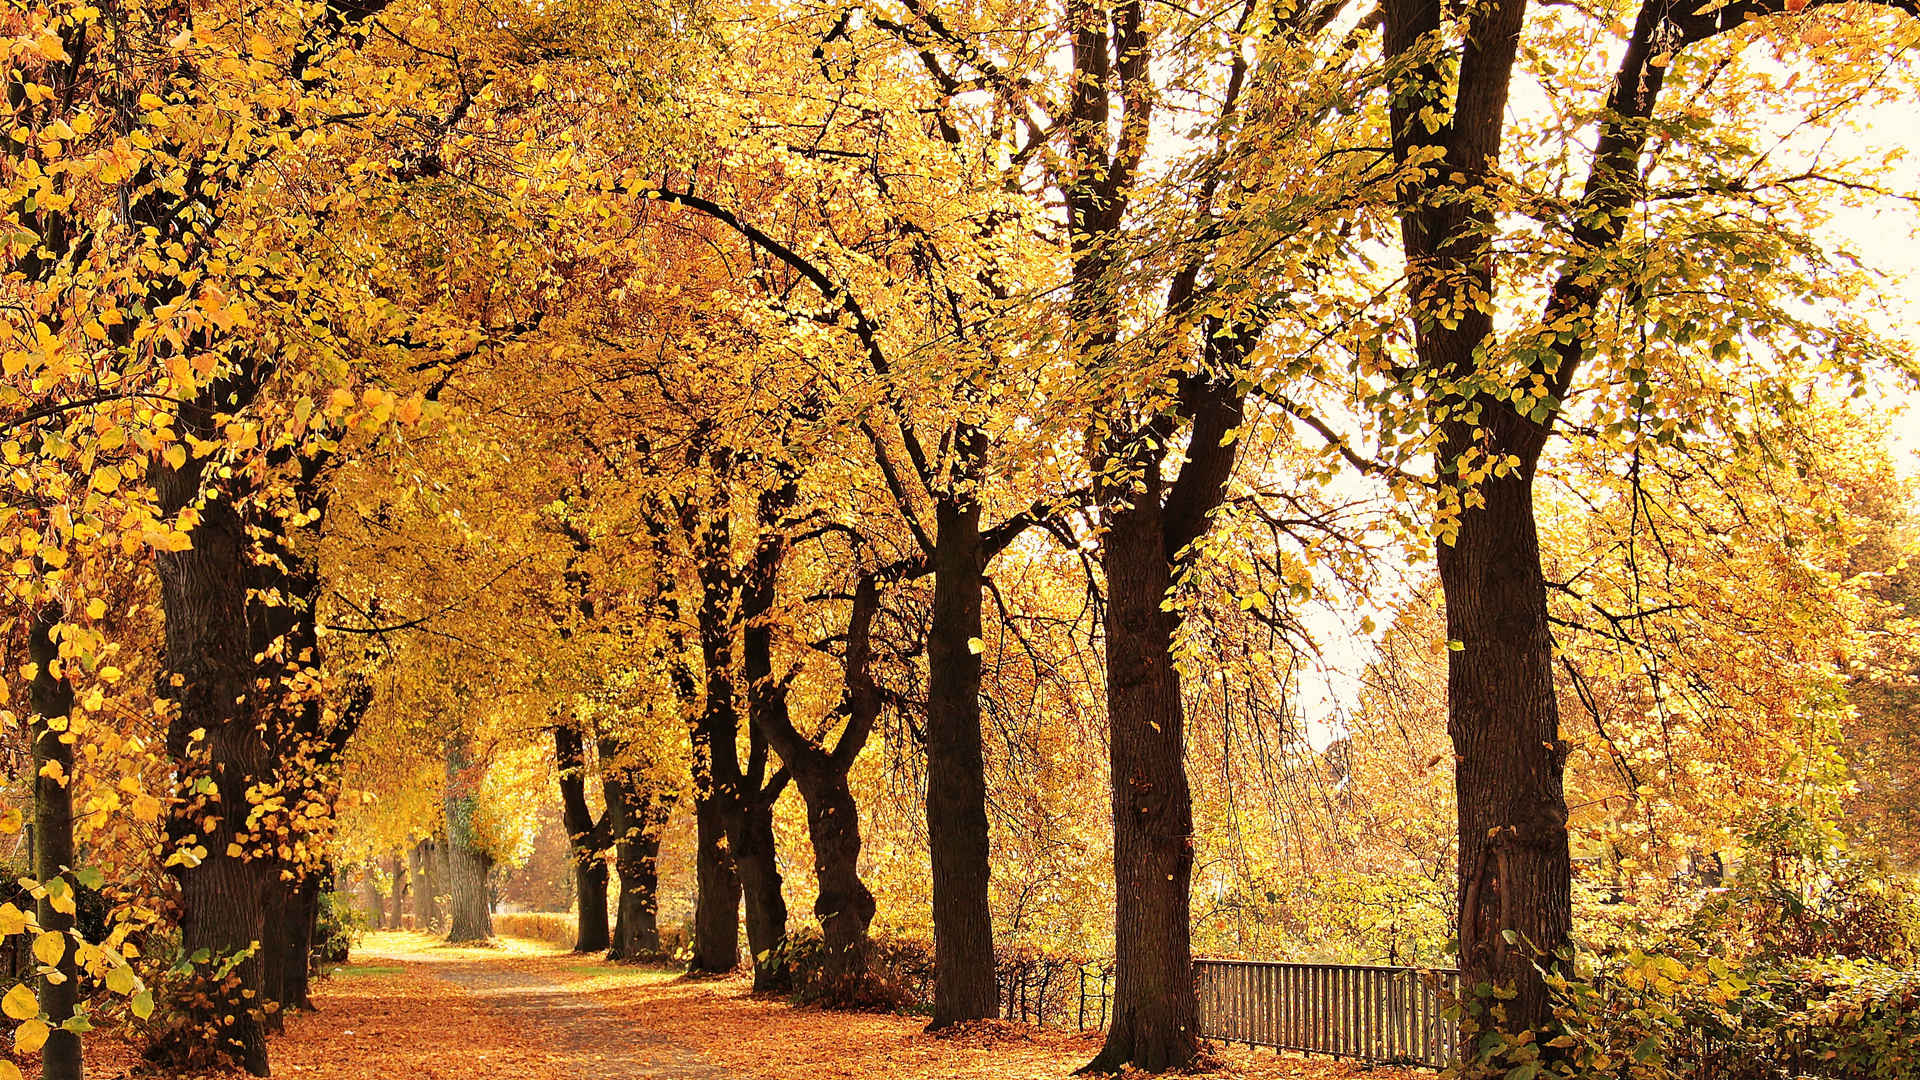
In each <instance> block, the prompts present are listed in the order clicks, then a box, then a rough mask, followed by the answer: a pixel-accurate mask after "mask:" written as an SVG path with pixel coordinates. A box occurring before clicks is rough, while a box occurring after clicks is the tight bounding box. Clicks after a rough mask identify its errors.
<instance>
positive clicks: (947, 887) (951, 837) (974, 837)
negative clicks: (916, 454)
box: [927, 496, 1000, 1030]
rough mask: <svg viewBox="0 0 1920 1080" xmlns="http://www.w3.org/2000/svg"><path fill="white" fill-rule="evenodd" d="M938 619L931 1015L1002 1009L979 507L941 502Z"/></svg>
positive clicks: (930, 720) (956, 1017) (931, 705)
mask: <svg viewBox="0 0 1920 1080" xmlns="http://www.w3.org/2000/svg"><path fill="white" fill-rule="evenodd" d="M936 514H937V517H936V521H937V525H938V533H937V535H936V536H935V538H934V552H933V563H934V569H933V575H934V576H933V619H932V625H931V626H930V627H929V628H928V631H927V674H928V685H927V840H928V846H929V847H930V848H931V851H932V857H933V955H934V963H933V969H934V984H933V1021H932V1023H930V1024H929V1025H928V1028H929V1030H933V1029H938V1028H943V1027H946V1026H947V1025H949V1024H953V1023H958V1022H960V1021H964V1020H982V1019H990V1018H993V1017H996V1016H998V1015H999V1014H1000V1002H999V995H998V985H997V984H996V982H995V981H994V955H993V912H992V908H991V907H990V905H989V900H988V876H989V872H990V869H991V860H990V858H989V850H988V834H987V781H986V764H985V760H984V755H983V754H982V752H981V747H980V654H979V653H977V652H975V651H974V646H973V643H974V641H976V640H977V639H978V638H979V637H980V633H981V626H980V578H981V574H982V573H983V571H984V562H985V557H984V552H983V551H982V548H981V540H980V507H979V504H978V503H976V502H974V501H973V499H972V498H971V497H969V496H958V497H954V496H949V497H947V498H943V499H941V500H940V502H939V505H938V506H937V508H936Z"/></svg>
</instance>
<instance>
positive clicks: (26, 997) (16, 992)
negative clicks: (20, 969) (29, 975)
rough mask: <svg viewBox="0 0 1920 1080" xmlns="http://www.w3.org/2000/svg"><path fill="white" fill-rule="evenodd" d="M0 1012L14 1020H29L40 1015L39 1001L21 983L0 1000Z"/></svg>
mask: <svg viewBox="0 0 1920 1080" xmlns="http://www.w3.org/2000/svg"><path fill="white" fill-rule="evenodd" d="M0 1012H4V1013H6V1014H7V1015H8V1016H10V1017H12V1018H13V1019H15V1020H27V1019H31V1018H32V1017H35V1016H39V1015H40V1001H39V999H38V998H35V997H34V996H33V991H32V990H31V989H29V988H28V986H27V984H26V983H21V984H20V985H19V986H16V987H14V988H13V989H11V990H9V991H7V996H6V997H3V998H0Z"/></svg>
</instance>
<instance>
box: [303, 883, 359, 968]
mask: <svg viewBox="0 0 1920 1080" xmlns="http://www.w3.org/2000/svg"><path fill="white" fill-rule="evenodd" d="M317 904H318V906H317V909H316V910H317V914H316V916H315V921H314V927H313V955H312V956H310V957H308V962H309V964H310V965H311V967H312V969H313V970H314V971H320V970H323V969H324V968H326V967H327V966H329V965H333V964H344V963H346V962H347V956H348V955H349V954H350V953H352V952H353V947H354V946H355V945H357V944H359V943H360V935H361V934H364V933H366V930H367V917H366V916H365V915H362V914H361V913H360V912H359V911H358V910H357V909H356V908H354V906H353V904H352V903H351V902H350V901H349V900H348V899H347V898H346V897H344V896H342V895H340V894H339V893H336V892H334V891H332V890H331V889H329V890H326V891H324V892H322V893H321V894H320V896H319V899H318V901H317Z"/></svg>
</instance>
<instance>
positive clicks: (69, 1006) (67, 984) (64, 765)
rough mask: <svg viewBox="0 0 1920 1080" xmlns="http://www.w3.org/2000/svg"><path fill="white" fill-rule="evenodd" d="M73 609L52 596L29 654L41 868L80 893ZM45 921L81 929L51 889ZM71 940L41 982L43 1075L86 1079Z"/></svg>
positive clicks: (58, 928) (37, 619)
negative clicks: (60, 665)
mask: <svg viewBox="0 0 1920 1080" xmlns="http://www.w3.org/2000/svg"><path fill="white" fill-rule="evenodd" d="M64 614H65V609H64V608H63V607H62V606H61V604H60V602H59V601H57V600H50V601H48V602H47V603H45V604H43V605H41V607H40V609H39V610H38V611H36V612H34V617H33V626H32V628H31V630H30V634H31V637H30V638H29V640H28V656H29V658H30V659H31V660H32V661H33V663H34V664H35V665H37V666H36V668H35V669H34V675H33V686H32V690H31V693H32V705H33V711H34V713H35V714H36V720H35V723H34V729H33V822H34V876H35V877H37V878H38V879H39V880H40V881H41V882H43V883H50V882H53V881H56V880H58V881H61V882H63V883H64V884H65V887H66V889H67V890H68V895H69V896H71V895H72V890H73V889H74V887H75V885H74V881H73V878H72V876H71V875H70V873H69V870H70V868H71V867H72V866H73V861H74V859H73V786H72V784H73V758H74V753H73V743H71V742H67V741H65V740H63V739H62V738H61V736H62V735H63V734H64V733H65V732H66V730H67V723H68V720H69V717H70V716H71V714H72V712H73V684H72V683H70V682H68V681H67V679H66V672H65V671H64V670H62V671H60V672H59V673H58V674H56V673H55V671H54V667H55V665H56V663H57V662H58V657H59V655H60V648H59V643H58V642H56V641H55V640H54V638H53V633H54V628H55V627H57V626H59V625H60V620H61V618H63V617H64ZM34 913H35V916H36V917H37V918H38V919H39V920H40V929H41V930H42V932H46V933H59V934H66V933H67V932H68V931H71V930H72V929H73V923H74V917H73V915H71V914H68V913H66V912H62V911H60V910H59V909H58V908H56V907H55V906H54V905H53V899H52V897H51V895H47V896H42V897H41V898H40V900H39V902H38V904H37V906H36V908H35V912H34ZM62 944H63V945H64V946H65V948H64V949H63V950H62V951H61V954H60V962H59V963H58V964H55V965H54V968H55V970H57V971H58V972H59V973H60V975H61V976H62V977H61V978H60V979H59V981H57V982H56V981H54V980H52V979H41V980H40V984H39V987H38V990H39V994H38V996H39V1002H40V1012H41V1013H42V1014H43V1016H44V1017H45V1019H46V1020H47V1022H48V1023H50V1024H52V1025H53V1033H52V1034H50V1035H48V1036H47V1042H46V1046H45V1047H44V1048H43V1049H42V1050H41V1052H40V1053H41V1058H40V1068H41V1075H42V1076H44V1077H46V1080H80V1071H81V1070H80V1035H79V1033H78V1032H73V1031H68V1030H66V1029H65V1028H63V1027H61V1026H60V1025H61V1024H62V1023H64V1022H65V1021H66V1020H67V1019H69V1018H70V1017H72V1016H73V1007H74V1003H75V1001H76V1000H77V999H78V995H79V992H80V983H79V968H78V965H77V963H76V957H77V953H76V952H75V950H74V947H73V941H72V940H71V938H63V939H62Z"/></svg>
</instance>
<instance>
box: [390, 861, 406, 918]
mask: <svg viewBox="0 0 1920 1080" xmlns="http://www.w3.org/2000/svg"><path fill="white" fill-rule="evenodd" d="M387 876H388V877H389V878H390V879H392V882H391V883H392V887H393V903H391V904H389V905H388V906H387V929H389V930H405V929H406V928H407V889H408V881H407V863H406V859H405V858H404V857H403V856H402V855H401V854H400V852H398V851H395V852H393V853H392V854H390V855H388V856H387Z"/></svg>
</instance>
